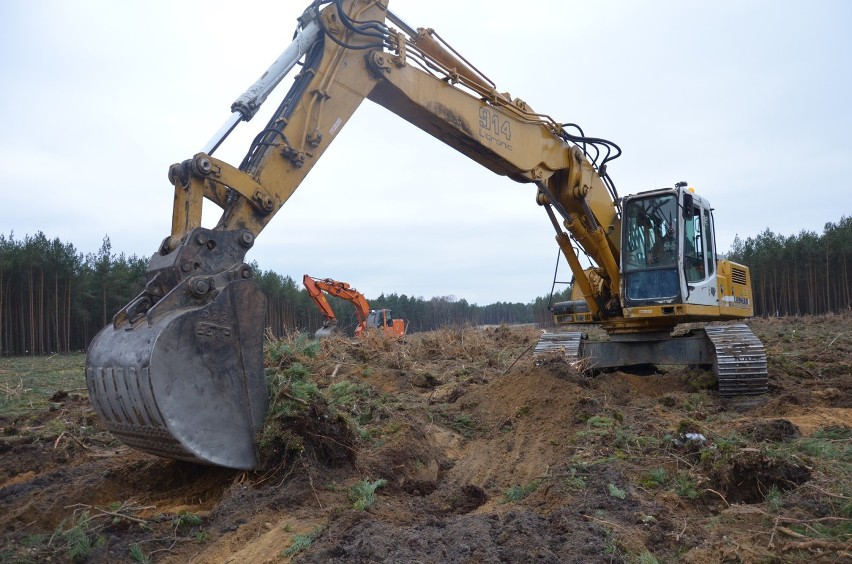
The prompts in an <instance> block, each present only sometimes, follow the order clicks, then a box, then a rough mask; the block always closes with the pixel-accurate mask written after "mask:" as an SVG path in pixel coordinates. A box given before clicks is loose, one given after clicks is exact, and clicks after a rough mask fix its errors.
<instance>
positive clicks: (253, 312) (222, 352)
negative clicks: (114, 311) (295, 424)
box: [86, 279, 268, 469]
mask: <svg viewBox="0 0 852 564" xmlns="http://www.w3.org/2000/svg"><path fill="white" fill-rule="evenodd" d="M176 293H177V294H179V295H180V296H185V295H188V292H187V291H186V289H185V287H184V286H181V287H179V288H177V289H176ZM210 294H211V295H214V297H212V298H210V299H208V300H194V301H193V300H186V299H185V300H184V302H182V303H180V304H179V305H180V307H172V304H166V305H165V306H164V307H163V308H162V309H161V310H160V311H155V309H154V308H151V310H150V311H148V312H147V313H144V314H139V315H137V316H135V317H136V320H133V319H132V318H133V317H134V316H130V319H128V317H127V316H125V317H123V318H122V317H120V315H119V316H116V317H117V321H114V322H113V324H111V325H108V326H107V327H105V328H104V329H103V330H102V331H101V332H100V333H98V335H97V336H96V337H95V339H94V340H93V341H92V343H91V345H90V346H89V351H88V354H87V358H86V382H87V385H88V389H89V395H90V397H91V399H92V403H93V404H94V407H95V410H96V411H97V413H98V414H99V415H100V417H101V418H102V419H103V421H104V422H105V423H106V426H107V427H108V428H109V430H110V432H111V433H112V434H113V435H115V436H116V437H117V438H119V439H120V440H122V441H123V442H124V443H126V444H127V445H129V446H131V447H133V448H136V449H139V450H142V451H145V452H148V453H151V454H155V455H158V456H163V457H167V458H176V459H180V460H187V461H191V462H199V463H203V464H212V465H216V466H224V467H229V468H238V469H251V468H254V467H255V466H256V465H257V452H256V440H255V438H256V436H257V433H258V432H259V430H260V429H261V427H262V425H263V420H264V418H265V416H266V410H267V405H268V391H267V387H266V379H265V376H264V368H263V321H264V315H265V312H266V298H265V297H264V295H263V293H262V292H261V291H260V290H259V288H258V287H257V285H256V284H255V283H254V281H253V280H250V279H245V280H235V281H230V282H229V283H227V284H226V285H224V287H222V288H221V290H220V291H218V293H216V292H210ZM164 301H166V302H167V301H168V300H164ZM166 306H168V307H166ZM131 309H132V308H130V307H128V308H127V310H131ZM127 310H125V311H127Z"/></svg>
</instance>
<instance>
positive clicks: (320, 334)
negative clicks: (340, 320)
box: [314, 323, 337, 339]
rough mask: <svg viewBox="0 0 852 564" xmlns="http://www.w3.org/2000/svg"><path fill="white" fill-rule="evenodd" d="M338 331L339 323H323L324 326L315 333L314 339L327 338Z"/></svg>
mask: <svg viewBox="0 0 852 564" xmlns="http://www.w3.org/2000/svg"><path fill="white" fill-rule="evenodd" d="M336 332H337V325H330V324H327V323H323V325H322V327H320V328H319V329H317V330H316V332H315V333H314V339H325V338H327V337H330V336H331V335H333V334H334V333H336Z"/></svg>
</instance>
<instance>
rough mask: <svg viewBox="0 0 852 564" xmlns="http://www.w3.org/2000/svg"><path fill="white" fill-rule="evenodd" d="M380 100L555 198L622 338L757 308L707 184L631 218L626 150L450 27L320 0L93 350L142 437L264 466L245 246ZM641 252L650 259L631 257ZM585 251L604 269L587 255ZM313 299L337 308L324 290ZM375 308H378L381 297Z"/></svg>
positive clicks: (260, 300) (182, 192)
mask: <svg viewBox="0 0 852 564" xmlns="http://www.w3.org/2000/svg"><path fill="white" fill-rule="evenodd" d="M388 21H389V22H390V24H392V25H389V24H388V23H387V22H388ZM394 26H396V27H394ZM297 63H301V67H300V70H299V72H298V74H297V75H296V76H295V78H294V80H293V83H292V85H291V86H290V89H289V91H288V92H287V94H286V95H285V96H284V97H283V100H282V101H281V103H280V105H279V106H278V108H277V109H276V110H275V112H274V113H273V115H272V117H271V119H270V121H269V122H268V124H267V125H266V127H264V128H263V130H262V131H261V133H260V134H258V135H257V136H256V137H255V139H254V141H253V142H252V143H251V145H250V147H249V148H248V150H247V152H246V155H245V157H244V158H243V160H242V162H240V163H239V164H238V165H237V166H234V165H232V164H229V163H227V162H224V161H222V160H220V159H218V158H216V157H214V156H213V153H214V152H215V151H216V149H217V148H218V147H219V146H220V144H221V143H222V142H223V141H224V140H225V138H226V137H227V136H228V135H229V134H230V132H231V131H232V130H233V129H234V128H235V127H236V126H237V125H238V124H239V123H240V122H241V121H248V120H250V119H252V117H253V116H254V115H255V113H256V112H257V109H258V107H259V106H260V104H262V103H263V101H264V100H266V99H267V97H268V95H269V93H270V92H271V91H272V89H273V88H274V87H275V85H277V84H278V83H279V82H281V80H282V79H283V78H284V76H285V75H286V74H287V72H288V71H289V70H290V69H292V68H293V67H294V66H295V65H296V64H297ZM365 99H369V100H371V101H373V102H375V103H377V104H379V105H381V106H383V107H385V108H387V109H388V110H390V111H391V112H393V113H394V114H396V115H397V116H399V117H401V118H403V119H405V120H407V121H408V122H410V123H412V124H413V125H415V126H416V127H418V128H419V129H421V130H422V131H425V132H426V133H428V134H429V135H431V136H433V137H435V138H436V139H438V140H440V141H441V142H443V143H445V144H447V145H449V146H451V147H453V148H455V149H456V150H458V151H459V152H461V153H463V154H464V155H465V156H467V157H468V158H470V159H472V160H473V161H475V162H477V163H479V164H481V165H482V166H483V167H485V168H487V169H489V170H491V171H492V172H494V173H496V174H498V175H502V176H507V177H509V178H511V179H512V180H514V181H517V182H519V183H522V184H526V185H529V186H530V187H531V188H532V190H531V192H532V193H531V200H533V199H534V200H535V202H536V203H537V204H538V205H540V206H542V207H543V209H544V210H545V212H546V214H547V217H548V220H549V221H550V223H551V224H552V225H553V227H554V230H555V233H556V241H557V244H558V245H559V248H560V249H561V250H562V252H563V254H564V255H565V257H566V259H567V261H568V264H569V265H570V268H571V270H572V273H573V275H574V278H575V280H576V282H577V283H576V288H577V290H578V295H577V300H576V301H577V302H578V303H579V302H582V303H583V304H584V307H583V308H582V309H584V312H582V313H581V312H579V311H578V310H579V309H580V308H574V309H572V311H574V312H575V313H572V314H571V315H572V320H573V321H596V322H601V323H603V324H604V326H605V327H606V328H607V330H608V331H610V332H611V333H612V334H614V335H619V334H643V333H648V332H660V331H662V330H665V329H670V328H671V327H673V326H674V325H675V324H677V323H680V322H683V321H688V320H706V319H738V318H743V317H747V316H748V315H749V314H750V312H749V303H750V302H749V300H750V299H751V298H750V280H749V279H748V271H747V269H746V268H745V267H742V266H741V265H732V264H730V263H728V264H723V262H719V264H718V265H716V262H715V251H714V249H713V248H712V247H707V246H706V244H705V242H706V241H708V240H709V238H710V235H711V231H710V229H711V228H712V216H707V217H706V219H705V215H704V213H705V211H706V213H707V214H709V213H710V208H709V206H708V205H705V204H704V203H703V202H702V201H701V200H700V199H697V196H696V199H693V198H692V196H691V195H688V194H687V193H686V191H685V189H684V188H682V187H678V188H676V189H671V190H670V191H669V192H667V193H666V194H655V195H650V196H642V197H639V196H637V197H636V198H638V199H636V200H632V201H633V203H634V204H635V206H633V207H631V208H630V210H629V212H630V214H632V215H629V214H628V213H627V212H628V209H627V206H626V204H623V203H622V202H623V200H622V198H620V197H619V196H618V193H617V192H616V190H615V186H614V184H613V182H612V180H611V179H610V177H609V175H608V173H607V165H608V163H609V161H611V160H612V159H614V158H615V157H617V156H618V155H619V154H620V149H619V148H618V147H617V146H616V145H615V144H613V143H611V142H609V141H606V140H604V139H599V138H593V137H589V136H586V135H585V134H584V133H583V131H582V130H581V129H580V128H579V127H578V126H576V125H574V124H568V123H563V122H560V121H557V120H555V119H553V118H552V117H550V116H549V115H546V114H542V113H538V112H536V111H534V110H533V109H532V108H531V107H530V105H529V104H527V103H526V102H525V101H523V100H521V99H519V98H514V97H512V96H511V95H510V94H508V93H506V92H500V91H499V90H498V89H497V87H496V85H495V84H494V82H493V81H491V80H490V79H489V78H488V77H487V76H486V75H484V74H483V73H482V72H481V71H480V70H479V69H477V68H476V67H475V66H474V65H473V64H471V63H470V62H468V61H467V60H465V59H464V57H462V56H461V55H460V54H459V53H458V52H457V51H455V50H454V49H452V48H451V47H450V46H449V45H448V44H447V43H446V42H445V41H443V39H442V38H441V37H440V36H439V35H438V34H437V33H435V32H434V31H433V30H431V29H425V28H419V29H415V28H413V27H411V26H409V25H407V24H405V22H403V21H402V20H401V19H400V18H398V17H397V16H395V15H394V14H392V13H391V12H389V11H388V2H387V0H317V1H315V2H312V3H311V4H310V5H309V6H308V8H307V9H306V10H305V12H304V13H303V15H302V16H301V17H300V18H299V31H298V33H297V34H296V37H295V39H294V40H293V42H292V43H291V44H290V45H289V46H288V47H287V48H286V49H285V50H284V52H283V53H282V54H281V56H280V57H279V58H278V59H277V60H276V61H275V62H274V63H273V65H272V66H271V67H270V68H269V70H268V71H267V72H265V73H263V75H262V76H261V78H260V79H259V80H258V81H257V82H256V83H255V84H254V85H253V86H252V87H250V88H249V89H248V90H247V91H246V93H245V94H243V95H241V96H240V97H238V98H237V100H236V101H235V102H234V104H233V105H232V107H231V112H232V113H231V115H230V117H229V118H228V119H227V120H226V122H225V124H224V125H223V126H222V128H221V129H220V130H219V131H218V132H217V133H216V134H215V135H214V137H213V138H212V139H211V140H210V142H209V143H208V144H207V145H205V146H204V148H203V150H202V151H201V152H199V153H197V154H196V155H194V156H193V157H191V158H189V159H186V160H184V161H183V162H181V163H177V164H174V165H172V166H171V168H170V169H169V180H170V182H171V183H172V184H173V186H174V206H173V211H172V227H171V233H170V234H169V236H168V237H166V239H165V240H164V241H163V242H162V244H161V245H160V248H159V249H158V251H157V252H156V253H155V254H154V255H153V257H152V258H151V261H150V263H149V267H148V274H149V277H150V281H149V282H148V284H147V285H146V287H145V289H144V291H143V292H142V293H141V294H140V295H139V296H137V297H136V298H135V299H134V300H133V301H131V302H130V303H129V304H127V305H126V306H125V307H124V308H122V310H121V311H119V312H118V313H117V314H116V315H115V317H114V319H113V323H112V324H110V325H109V326H107V327H105V328H104V329H103V330H102V331H101V332H100V333H99V334H98V335H97V336H96V337H95V339H94V340H93V341H92V344H91V345H90V348H89V352H88V356H87V362H86V370H87V383H88V386H89V391H90V395H91V397H92V399H93V402H94V404H95V408H96V409H97V411H98V413H99V414H100V416H101V417H102V418H103V419H104V421H105V422H106V424H107V426H108V428H109V429H110V431H112V432H113V433H114V434H115V435H116V436H118V437H119V438H121V439H122V440H123V441H125V442H126V443H127V444H129V445H131V446H133V447H135V448H138V449H140V450H144V451H147V452H151V453H154V454H157V455H161V456H169V457H173V458H180V459H185V460H191V461H195V462H202V463H207V464H216V465H221V466H229V467H233V468H252V467H254V466H255V465H256V464H257V458H256V452H255V441H254V437H255V435H256V433H257V432H258V431H259V429H260V426H261V425H262V423H263V419H264V417H265V413H266V408H267V392H266V382H265V378H264V371H263V364H262V352H263V351H262V346H263V339H262V330H263V326H264V314H265V309H266V308H265V300H264V297H263V294H262V292H261V291H260V290H259V289H258V287H257V285H256V284H255V283H254V281H253V280H252V277H253V273H252V270H251V267H250V266H249V265H248V264H246V262H245V255H246V253H247V252H248V251H249V250H250V249H251V247H252V246H253V244H254V241H255V238H256V237H257V236H258V235H259V234H260V232H261V231H262V230H263V229H264V228H265V227H266V225H268V224H269V222H270V221H272V218H273V217H274V216H275V214H276V213H277V212H278V210H280V209H281V207H282V206H283V205H284V204H285V203H286V202H287V200H288V199H289V198H290V196H291V195H292V194H293V192H294V191H295V190H296V188H297V187H298V186H300V185H301V183H302V182H303V180H304V179H305V177H306V176H307V174H308V173H309V172H310V170H311V169H312V168H313V166H314V165H315V164H316V163H317V162H318V161H319V160H320V158H321V157H322V155H323V154H324V152H325V150H326V149H327V148H328V146H329V145H330V143H331V142H332V141H333V140H334V139H335V138H336V136H337V135H338V134H339V133H340V131H341V130H342V128H343V127H344V126H345V125H346V123H347V121H348V120H349V118H350V117H351V116H352V114H353V113H354V112H355V111H356V110H357V109H358V107H359V105H360V104H361V103H362V102H363V101H364V100H365ZM393 141H395V140H389V142H393ZM640 196H641V195H640ZM205 199H206V200H208V201H210V202H212V203H213V204H215V205H217V206H219V207H220V208H221V210H222V214H221V217H220V218H219V220H218V222H217V223H216V225H215V227H213V228H205V227H202V222H201V216H202V202H203V201H204V200H205ZM625 201H629V200H625ZM693 203H697V205H695V206H694V208H695V210H697V212H695V213H697V214H698V215H697V217H698V219H695V217H696V216H695V215H694V212H693ZM672 206H674V207H672ZM669 208H671V209H687V208H688V209H689V215H683V216H678V217H677V218H675V217H670V214H669V215H666V214H664V213H662V211H661V210H668V209H669ZM675 219H677V220H678V221H674V220H675ZM625 220H628V222H627V223H624V221H625ZM705 221H706V222H709V223H705ZM666 222H668V227H666ZM689 225H691V227H690V228H687V226H689ZM708 226H709V227H708ZM696 230H698V231H696ZM696 232H698V233H702V234H705V235H704V236H703V237H696V236H695V233H696ZM669 236H670V237H672V238H671V240H664V239H665V238H666V237H669ZM690 237H691V238H692V239H691V240H692V241H693V243H699V244H700V245H703V246H701V249H702V254H701V255H700V257H701V258H700V260H699V261H698V262H700V263H701V266H702V267H703V268H704V273H706V272H708V270H710V269H712V270H713V276H712V277H711V276H710V275H709V274H700V275H697V276H698V278H689V277H687V274H686V272H687V264H690V265H694V266H696V267H697V265H698V262H694V261H695V260H698V259H696V258H695V257H691V256H690V257H687V254H686V253H687V252H686V250H685V249H686V246H685V243H686V241H688V240H690ZM656 242H659V243H661V244H664V245H665V244H667V245H668V249H667V250H669V251H672V252H674V255H673V258H672V259H671V260H672V262H671V263H655V262H652V261H651V258H652V256H654V255H655V253H656V250H655V249H654V248H653V244H654V243H656ZM628 250H629V251H630V252H632V253H634V255H635V258H636V260H637V262H636V263H635V264H634V263H631V266H628V265H627V263H626V262H625V261H626V258H625V257H627V255H625V253H626V252H628ZM584 255H585V256H587V257H589V259H590V260H591V262H592V263H593V266H592V267H591V268H584V267H583V266H582V265H581V262H580V257H581V256H584ZM634 255H631V256H634ZM687 259H689V260H687ZM689 261H693V262H689ZM313 282H315V283H316V286H317V287H320V286H321V284H320V281H317V280H313ZM655 285H656V286H655ZM661 287H665V288H666V291H665V292H662V293H661V292H660V288H661ZM649 288H650V289H649ZM345 290H346V288H343V289H341V290H340V291H341V292H343V291H345ZM310 291H311V290H310V289H309V292H310ZM312 297H314V299H315V300H316V301H317V304H318V306H319V307H320V309H321V310H322V311H323V312H324V314H325V315H326V318H327V319H333V317H331V318H330V317H329V312H330V308H327V307H326V306H327V303H325V304H324V303H323V300H322V299H320V298H321V296H319V297H318V296H316V295H315V294H312ZM358 309H359V311H360V313H361V315H363V316H364V317H368V313H365V311H368V309H366V310H363V309H362V308H361V307H358ZM331 315H332V316H333V312H331ZM359 319H360V318H359ZM392 321H393V322H395V321H399V320H391V319H389V318H388V317H387V315H386V314H384V316H383V321H382V323H383V324H384V325H385V326H386V327H388V326H390V325H389V322H392ZM386 331H387V330H386Z"/></svg>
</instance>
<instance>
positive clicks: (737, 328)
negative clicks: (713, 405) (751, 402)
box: [704, 323, 769, 397]
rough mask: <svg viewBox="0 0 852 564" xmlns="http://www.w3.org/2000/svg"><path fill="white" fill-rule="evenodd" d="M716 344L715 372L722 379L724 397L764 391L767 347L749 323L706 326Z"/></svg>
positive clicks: (721, 391) (711, 340) (720, 388)
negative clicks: (750, 327)
mask: <svg viewBox="0 0 852 564" xmlns="http://www.w3.org/2000/svg"><path fill="white" fill-rule="evenodd" d="M704 331H705V332H706V333H707V337H708V338H709V339H710V342H711V343H712V344H713V347H714V349H715V353H716V362H714V363H713V372H714V373H715V374H716V378H717V379H718V380H719V395H721V396H723V397H733V396H748V395H755V394H764V393H766V391H767V388H768V380H769V376H768V373H767V370H766V351H765V350H764V348H763V343H761V342H760V339H758V338H757V337H756V336H755V335H754V333H752V332H751V329H749V328H748V326H747V325H745V324H743V323H740V324H736V325H719V326H709V327H705V328H704Z"/></svg>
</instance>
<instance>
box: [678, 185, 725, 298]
mask: <svg viewBox="0 0 852 564" xmlns="http://www.w3.org/2000/svg"><path fill="white" fill-rule="evenodd" d="M684 206H689V207H691V213H689V212H688V211H687V208H685V211H687V213H685V214H684V215H685V216H686V217H684V222H683V229H684V232H683V237H682V238H681V241H682V247H681V257H680V261H679V262H680V263H681V264H680V267H681V272H683V276H682V279H681V280H682V282H681V283H682V285H683V286H682V295H683V296H684V298H685V299H684V303H688V304H694V305H708V306H718V305H719V297H718V295H717V290H716V243H715V236H714V233H713V214H712V212H711V211H710V207H709V205H707V204H706V202H704V201H702V200H701V199H700V198H698V197H697V196H695V197H693V198H684Z"/></svg>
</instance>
